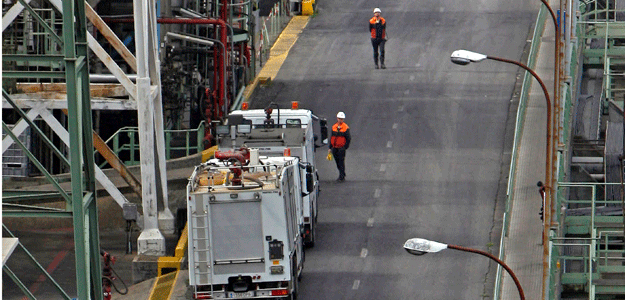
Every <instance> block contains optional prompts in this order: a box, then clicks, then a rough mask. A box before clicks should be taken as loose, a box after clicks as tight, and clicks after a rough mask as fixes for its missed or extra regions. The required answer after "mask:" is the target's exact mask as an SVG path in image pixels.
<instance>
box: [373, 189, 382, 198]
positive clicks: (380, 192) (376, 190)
mask: <svg viewBox="0 0 625 300" xmlns="http://www.w3.org/2000/svg"><path fill="white" fill-rule="evenodd" d="M380 195H382V190H380V189H375V192H374V193H373V197H374V198H380Z"/></svg>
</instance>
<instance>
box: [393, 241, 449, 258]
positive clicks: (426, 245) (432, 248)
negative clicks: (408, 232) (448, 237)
mask: <svg viewBox="0 0 625 300" xmlns="http://www.w3.org/2000/svg"><path fill="white" fill-rule="evenodd" d="M404 249H406V251H408V253H410V254H412V255H423V254H426V253H430V252H439V251H441V250H443V249H447V244H443V243H438V242H433V241H429V240H426V239H420V238H413V239H409V240H407V241H406V243H404Z"/></svg>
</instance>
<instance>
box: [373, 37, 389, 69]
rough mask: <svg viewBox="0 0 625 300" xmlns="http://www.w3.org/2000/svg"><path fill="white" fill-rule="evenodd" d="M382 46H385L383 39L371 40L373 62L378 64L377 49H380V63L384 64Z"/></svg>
mask: <svg viewBox="0 0 625 300" xmlns="http://www.w3.org/2000/svg"><path fill="white" fill-rule="evenodd" d="M384 44H386V40H384V39H374V38H372V39H371V45H373V62H374V63H375V64H376V65H377V64H378V48H380V62H381V63H382V64H384Z"/></svg>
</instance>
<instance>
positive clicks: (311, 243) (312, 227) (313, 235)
mask: <svg viewBox="0 0 625 300" xmlns="http://www.w3.org/2000/svg"><path fill="white" fill-rule="evenodd" d="M315 223H316V222H315V220H312V221H311V222H310V237H308V242H307V243H306V246H307V247H309V248H312V247H314V246H315V238H316V229H315V227H317V224H315Z"/></svg>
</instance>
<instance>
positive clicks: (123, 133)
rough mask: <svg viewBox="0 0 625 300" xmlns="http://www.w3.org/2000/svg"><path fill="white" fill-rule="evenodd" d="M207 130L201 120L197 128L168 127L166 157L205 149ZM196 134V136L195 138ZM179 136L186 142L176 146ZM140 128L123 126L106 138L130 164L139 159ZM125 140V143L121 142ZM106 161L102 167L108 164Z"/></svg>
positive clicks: (166, 132) (135, 163) (125, 161)
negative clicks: (177, 128) (175, 142)
mask: <svg viewBox="0 0 625 300" xmlns="http://www.w3.org/2000/svg"><path fill="white" fill-rule="evenodd" d="M205 131H206V122H205V121H202V122H200V125H199V126H198V127H197V128H195V129H180V130H176V129H168V130H165V156H166V159H172V158H178V157H182V156H189V155H191V154H195V153H199V152H202V150H204V132H205ZM193 135H195V138H193ZM177 137H182V138H183V139H184V143H183V145H181V146H175V145H173V144H174V141H175V139H176V138H177ZM138 138H139V129H138V128H137V127H122V128H120V129H119V130H117V131H116V132H115V133H114V134H113V135H112V136H111V137H109V138H108V139H107V140H106V144H107V145H109V147H110V148H111V149H112V150H113V152H114V153H115V154H116V155H117V156H118V157H119V156H120V154H124V158H125V159H123V161H124V164H126V165H128V166H132V165H137V164H139V162H140V159H139V140H138ZM122 142H125V143H124V144H121V143H122ZM111 144H112V146H111ZM174 152H177V153H183V154H184V155H176V154H174ZM107 164H108V163H107V162H104V163H102V164H101V165H100V168H102V167H104V166H106V165H107Z"/></svg>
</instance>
